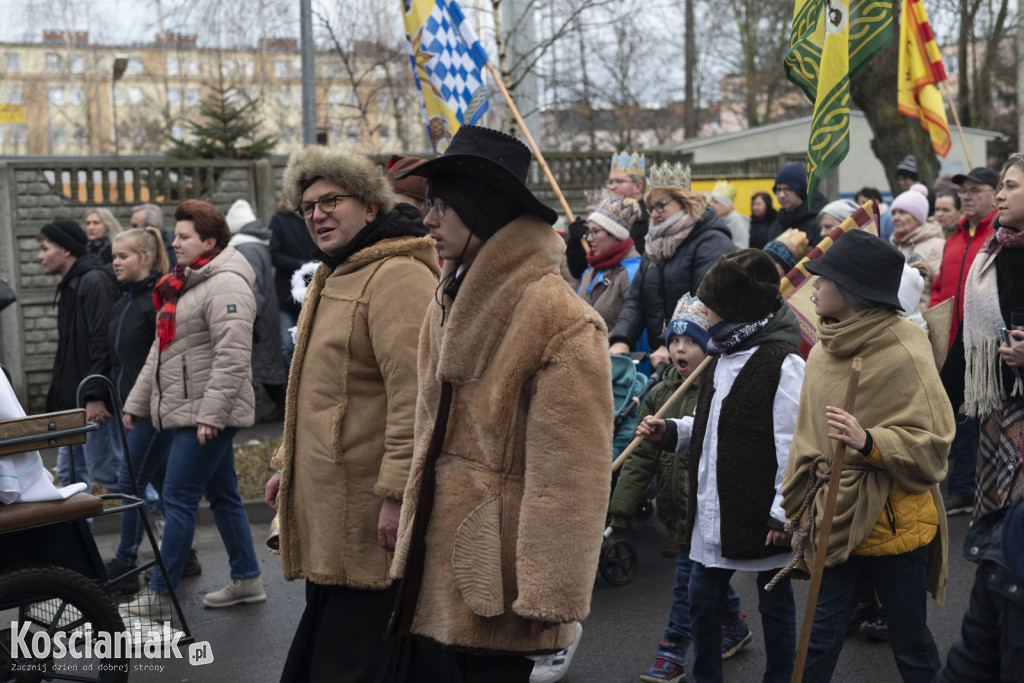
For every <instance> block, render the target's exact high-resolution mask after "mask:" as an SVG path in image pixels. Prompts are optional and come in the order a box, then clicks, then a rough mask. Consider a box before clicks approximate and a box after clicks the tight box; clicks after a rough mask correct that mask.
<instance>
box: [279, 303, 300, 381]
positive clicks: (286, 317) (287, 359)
mask: <svg viewBox="0 0 1024 683" xmlns="http://www.w3.org/2000/svg"><path fill="white" fill-rule="evenodd" d="M277 319H278V322H279V323H280V324H281V356H282V358H283V359H284V369H285V371H286V372H287V371H288V370H289V369H291V367H292V354H294V353H295V342H293V341H292V330H291V328H293V327H295V326H296V325H297V324H298V318H297V317H296V316H294V315H292V314H291V313H289V312H288V311H280V310H279V311H278V312H277Z"/></svg>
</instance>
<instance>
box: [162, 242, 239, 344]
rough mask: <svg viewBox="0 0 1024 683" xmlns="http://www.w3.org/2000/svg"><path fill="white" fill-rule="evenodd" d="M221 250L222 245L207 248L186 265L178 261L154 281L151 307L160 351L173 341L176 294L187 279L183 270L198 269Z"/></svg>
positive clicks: (176, 304) (176, 305) (178, 293)
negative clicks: (169, 270)
mask: <svg viewBox="0 0 1024 683" xmlns="http://www.w3.org/2000/svg"><path fill="white" fill-rule="evenodd" d="M221 251H223V248H222V247H213V248H212V249H207V250H206V251H204V252H203V253H202V254H200V255H199V256H198V257H197V258H196V260H195V261H193V262H192V263H190V264H189V265H188V266H184V265H182V264H180V263H179V264H178V265H177V266H175V267H174V270H172V271H171V272H169V273H167V275H164V276H163V277H162V278H160V280H159V281H158V282H157V283H156V287H154V288H153V307H154V308H155V309H156V336H157V339H159V340H160V350H161V351H163V350H164V349H166V348H167V346H168V344H170V343H171V342H172V341H174V313H175V311H176V310H177V308H178V296H179V295H180V294H181V290H182V289H183V288H184V287H185V282H187V281H188V277H187V276H186V275H185V271H186V270H193V271H195V270H199V269H200V268H202V267H203V266H205V265H206V264H207V263H209V262H210V261H212V260H213V259H214V258H216V257H217V255H218V254H220V252H221Z"/></svg>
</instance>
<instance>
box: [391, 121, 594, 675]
mask: <svg viewBox="0 0 1024 683" xmlns="http://www.w3.org/2000/svg"><path fill="white" fill-rule="evenodd" d="M530 161H531V156H530V152H529V150H528V149H527V148H526V147H525V146H524V145H523V144H522V143H521V142H519V141H518V140H516V139H515V138H513V137H510V136H508V135H506V134H504V133H501V132H498V131H494V130H489V129H486V128H479V127H476V126H463V127H462V128H460V129H459V131H458V133H457V134H456V135H455V137H454V138H453V139H452V142H451V145H450V146H449V147H448V150H447V151H446V152H445V154H444V155H443V156H441V157H438V158H436V159H434V160H432V161H429V162H427V163H425V164H422V165H420V166H418V167H417V168H415V169H413V170H412V171H411V174H414V175H420V176H423V177H425V178H427V206H428V212H427V215H426V217H425V219H424V225H425V226H426V227H427V228H428V229H429V230H430V235H431V237H433V239H434V243H435V245H436V246H437V249H438V253H439V254H440V255H441V256H442V257H443V258H444V259H445V261H446V263H445V267H444V271H443V273H442V280H441V283H440V285H439V291H438V293H437V296H435V299H434V301H433V302H432V303H431V305H430V308H429V310H428V312H427V317H426V321H425V322H424V325H423V329H422V332H421V335H420V348H419V381H420V383H419V396H418V399H417V406H416V416H417V419H416V431H415V444H416V445H415V449H414V453H413V462H412V468H411V471H410V476H409V482H408V484H407V486H406V489H405V500H404V503H403V506H402V516H401V522H400V525H399V534H398V545H397V547H396V551H395V552H396V554H395V563H394V564H393V565H392V572H393V574H394V575H395V576H396V577H401V578H402V585H401V589H400V594H399V599H398V603H397V606H396V611H395V616H394V617H393V620H392V631H393V632H394V633H398V634H413V635H416V636H418V637H420V638H426V639H429V640H432V641H435V642H437V643H441V644H443V645H444V646H446V647H445V656H446V660H445V664H444V667H443V668H444V670H443V671H442V672H440V673H438V674H437V675H438V679H437V680H445V681H447V680H461V681H466V680H472V681H477V680H479V681H489V682H490V681H520V682H524V683H525V681H527V680H529V678H530V672H531V670H532V668H533V661H531V660H530V659H528V657H529V656H538V655H545V654H549V653H554V652H558V651H561V650H563V649H569V648H571V646H572V644H573V642H574V640H575V639H576V636H577V633H578V630H579V626H578V622H579V621H580V620H582V619H584V618H585V617H586V616H587V613H588V612H589V609H590V593H591V589H592V588H593V582H594V572H595V571H596V569H597V563H598V556H599V553H600V547H601V539H602V531H603V527H604V517H605V508H606V507H607V502H608V494H609V485H610V464H611V462H610V456H611V452H612V450H611V449H612V444H611V431H610V430H609V429H607V426H608V425H610V424H611V421H612V395H611V369H610V366H609V362H608V351H607V345H608V344H607V331H606V328H605V325H604V323H603V322H602V320H601V318H600V316H598V315H597V314H596V312H595V311H594V310H593V309H592V308H591V307H590V306H588V305H586V304H585V303H584V302H583V301H582V300H581V299H580V298H579V297H577V296H576V295H575V294H574V293H573V291H572V289H570V288H569V286H568V285H567V284H566V283H565V282H564V281H563V280H562V278H561V277H560V275H559V267H560V263H561V259H562V256H563V253H564V245H563V243H562V240H561V238H560V237H559V236H558V234H557V233H556V232H555V231H554V230H553V229H552V228H551V223H553V222H554V220H555V218H556V216H555V212H554V211H552V210H551V209H550V208H548V207H547V206H545V205H544V204H542V203H541V202H540V201H539V200H538V199H537V198H536V197H534V195H533V193H532V192H530V190H529V188H527V186H526V183H525V180H526V177H527V171H528V169H529V165H530ZM412 652H413V654H411V655H410V657H412V658H413V659H414V658H415V649H413V650H412ZM568 657H571V652H569V653H567V657H566V659H568ZM408 664H411V665H412V666H414V667H415V670H416V671H417V675H418V676H420V678H418V680H430V678H429V677H428V678H422V676H429V675H430V674H429V672H428V669H429V670H430V671H433V670H434V669H436V668H437V667H426V666H417V664H418V663H417V662H415V661H412V662H409V663H408Z"/></svg>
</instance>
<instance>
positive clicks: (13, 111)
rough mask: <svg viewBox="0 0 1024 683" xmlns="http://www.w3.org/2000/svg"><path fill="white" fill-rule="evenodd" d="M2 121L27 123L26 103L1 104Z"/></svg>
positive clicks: (0, 116) (0, 121) (0, 115)
mask: <svg viewBox="0 0 1024 683" xmlns="http://www.w3.org/2000/svg"><path fill="white" fill-rule="evenodd" d="M0 123H25V105H23V104H0Z"/></svg>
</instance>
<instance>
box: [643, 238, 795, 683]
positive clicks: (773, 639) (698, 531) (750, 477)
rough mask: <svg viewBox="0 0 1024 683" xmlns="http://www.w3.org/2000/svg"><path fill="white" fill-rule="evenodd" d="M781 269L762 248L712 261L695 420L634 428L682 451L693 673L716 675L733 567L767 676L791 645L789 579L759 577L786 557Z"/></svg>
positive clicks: (788, 357) (785, 346)
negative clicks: (748, 582) (751, 582)
mask: <svg viewBox="0 0 1024 683" xmlns="http://www.w3.org/2000/svg"><path fill="white" fill-rule="evenodd" d="M778 290H779V273H778V270H776V268H775V264H774V262H773V261H772V259H771V258H770V257H769V256H768V255H767V254H765V253H764V252H763V251H761V250H760V249H741V250H740V251H735V252H732V253H731V254H726V255H725V256H723V257H721V258H720V259H719V260H718V262H717V263H716V264H715V265H714V266H712V268H711V270H709V271H708V274H707V275H706V276H705V277H704V280H703V281H702V282H701V285H700V288H699V289H698V290H697V296H698V297H699V298H700V300H701V301H703V302H704V305H705V306H706V308H707V316H708V324H709V327H708V333H709V335H710V338H709V340H708V345H707V349H708V355H709V356H714V357H715V360H714V361H713V362H712V363H711V364H710V365H709V366H708V367H707V369H706V370H704V372H703V373H702V374H701V376H700V379H699V382H698V383H699V386H700V389H699V391H700V396H699V398H698V401H697V412H696V415H695V416H694V419H693V421H692V423H688V422H687V421H685V420H667V421H666V420H655V419H653V418H646V419H645V420H644V421H643V422H642V423H640V424H639V425H638V426H637V433H638V434H639V435H641V436H644V437H645V438H647V439H648V440H651V441H658V440H661V444H660V448H662V450H668V451H679V450H681V449H682V448H683V447H685V446H686V445H688V446H689V450H690V466H689V472H690V487H689V488H690V495H689V507H688V509H687V522H688V524H689V525H690V530H691V531H690V533H691V538H690V559H691V560H692V561H693V569H692V571H691V574H690V585H689V594H690V616H691V620H692V631H693V645H694V651H695V655H696V656H695V658H694V668H693V673H694V677H695V678H696V679H697V680H700V681H721V680H722V656H721V643H722V613H723V604H724V602H725V596H726V591H727V590H728V586H729V581H730V579H731V578H732V575H733V573H735V572H736V571H737V570H741V571H755V572H758V577H757V590H758V601H759V611H760V613H761V624H762V627H763V630H764V639H765V642H764V646H765V655H766V658H767V663H766V668H765V673H764V680H765V681H788V680H790V677H791V676H792V672H793V659H794V653H795V650H796V615H795V608H794V605H793V590H792V587H791V586H790V583H789V579H783V580H782V581H780V582H779V583H778V584H777V585H776V586H775V587H774V588H773V589H772V590H771V591H767V590H766V589H765V586H766V584H767V583H768V581H769V580H771V578H772V577H773V576H774V575H775V572H776V570H777V569H779V568H780V567H782V566H784V565H785V564H786V561H787V560H788V556H787V555H788V553H787V551H788V550H789V547H790V546H789V543H790V534H789V533H787V532H786V531H785V530H784V524H785V522H786V516H785V514H784V513H783V511H782V508H781V507H780V506H779V501H780V498H781V494H780V491H779V482H781V480H782V473H783V472H784V471H785V469H786V459H787V456H788V454H789V446H790V441H791V440H792V435H793V427H794V423H795V418H796V408H797V402H798V397H799V394H800V385H801V383H802V382H803V378H804V362H803V359H801V358H800V356H799V355H798V353H797V350H798V348H799V345H800V328H799V324H798V323H797V320H796V316H795V315H794V314H793V313H792V311H790V309H789V307H788V306H787V305H786V303H785V302H784V301H783V300H782V298H781V297H779V295H778Z"/></svg>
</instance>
